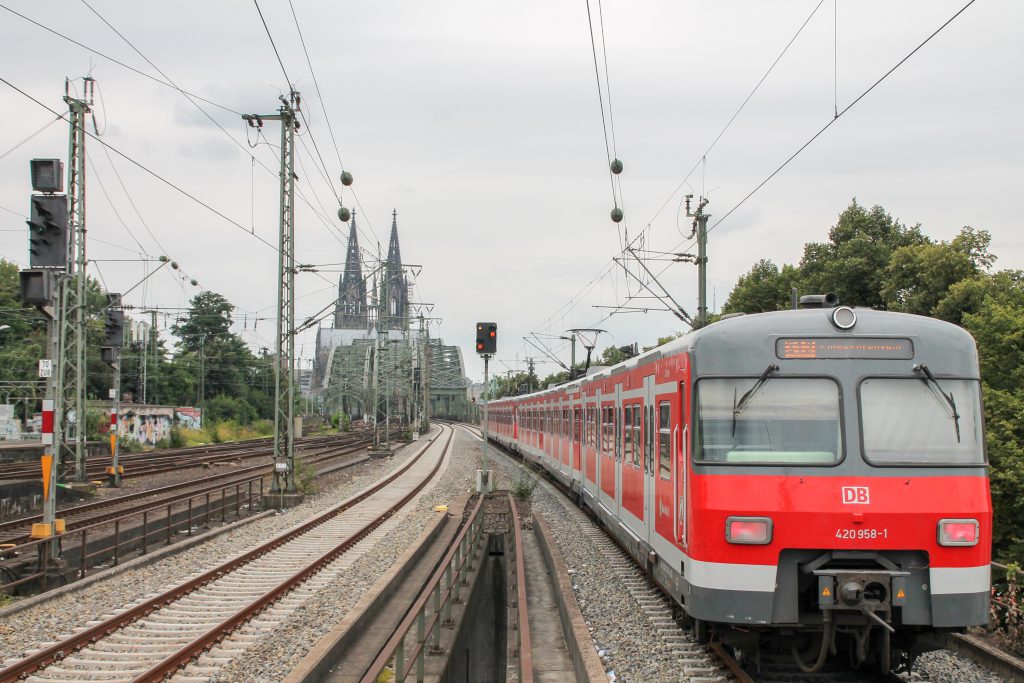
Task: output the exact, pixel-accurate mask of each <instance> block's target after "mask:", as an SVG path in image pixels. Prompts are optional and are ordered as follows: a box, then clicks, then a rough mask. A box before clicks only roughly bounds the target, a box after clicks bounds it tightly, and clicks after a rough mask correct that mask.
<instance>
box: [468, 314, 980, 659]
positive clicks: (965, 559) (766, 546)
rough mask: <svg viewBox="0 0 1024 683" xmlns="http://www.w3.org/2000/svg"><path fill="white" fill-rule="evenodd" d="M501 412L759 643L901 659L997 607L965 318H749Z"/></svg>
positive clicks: (619, 525)
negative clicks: (959, 321)
mask: <svg viewBox="0 0 1024 683" xmlns="http://www.w3.org/2000/svg"><path fill="white" fill-rule="evenodd" d="M820 299H822V300H824V299H825V298H824V297H820ZM488 413H489V415H488V423H489V430H490V435H491V438H492V439H493V440H495V441H497V442H499V443H501V444H502V445H504V446H505V447H507V448H508V449H510V450H512V451H516V452H518V453H520V454H521V455H522V456H523V457H524V458H526V459H528V460H532V461H536V462H537V463H539V464H540V465H542V466H543V467H544V468H545V469H546V470H547V471H548V472H549V473H550V474H551V476H553V477H555V478H557V479H559V480H560V481H561V482H562V483H563V484H564V485H565V486H566V487H567V488H569V489H570V490H571V491H572V492H573V493H574V494H575V495H576V497H577V499H578V501H579V502H580V504H581V505H583V506H585V507H587V508H589V509H590V510H591V511H593V513H594V514H595V515H596V516H597V517H598V518H599V519H600V520H601V522H602V523H603V524H604V525H605V526H606V527H607V528H608V530H609V531H610V532H611V533H612V534H614V535H615V536H616V538H617V539H618V541H619V542H620V543H621V544H622V546H623V547H625V548H626V549H627V550H628V551H629V552H630V553H631V554H632V556H633V557H634V558H635V559H636V560H637V561H638V562H639V563H640V564H641V565H642V566H644V567H646V568H647V571H648V572H649V574H650V575H651V577H652V578H653V580H654V581H655V582H656V583H657V584H659V585H660V586H661V587H662V589H663V590H664V591H665V592H667V593H668V594H670V595H671V596H672V597H673V598H674V599H675V600H676V601H677V602H678V604H679V605H680V606H681V608H682V610H684V612H685V614H686V615H688V617H689V618H690V619H692V620H693V621H694V623H695V625H696V629H697V632H698V634H699V635H701V636H704V635H706V634H707V633H708V632H709V630H713V631H716V632H717V633H718V634H719V635H720V637H721V638H722V639H723V640H724V641H726V642H727V643H729V644H730V645H732V646H733V647H734V648H735V649H736V650H737V651H739V652H740V653H747V654H749V653H751V652H755V651H757V648H758V647H761V646H762V645H764V646H767V645H765V641H770V642H771V643H773V644H774V645H778V643H779V641H780V640H782V641H783V644H785V645H787V646H788V647H790V648H791V649H792V650H793V652H794V656H795V657H796V659H797V661H798V663H799V664H800V665H801V666H802V667H803V668H805V669H807V670H813V669H816V668H820V667H821V665H822V663H823V662H824V661H826V660H827V659H828V657H829V651H830V650H831V652H832V653H836V652H838V653H839V654H840V655H841V656H844V657H845V656H847V653H849V656H850V658H851V660H852V661H853V663H854V664H857V665H859V664H861V663H863V662H865V661H870V662H873V663H874V664H875V665H876V666H878V667H879V668H881V669H882V670H883V671H888V670H890V669H892V668H897V667H900V668H908V667H909V666H910V664H911V663H912V661H913V658H914V657H915V656H916V655H917V654H918V653H920V652H922V651H925V650H927V649H932V648H934V647H944V634H945V632H947V631H949V630H955V629H960V628H963V627H967V626H972V625H980V624H985V623H986V622H987V620H988V607H989V592H990V559H991V558H990V554H991V530H992V507H991V499H990V494H989V483H988V477H987V470H986V458H985V448H984V431H983V430H984V425H983V421H982V405H981V390H980V381H979V371H978V357H977V350H976V347H975V344H974V340H973V339H972V338H971V337H970V335H968V334H967V332H965V331H964V330H962V329H961V328H959V327H957V326H955V325H951V324H948V323H945V322H942V321H938V320H934V319H930V318H924V317H920V316H913V315H905V314H900V313H892V312H883V311H875V310H870V309H859V308H858V309H851V308H849V307H845V306H840V307H829V306H827V304H826V305H825V306H822V307H818V308H805V309H803V310H794V311H780V312H776V313H762V314H758V315H747V316H738V317H734V318H729V319H725V320H722V321H719V322H716V323H714V324H712V325H709V326H707V327H705V328H703V329H700V330H697V331H694V332H691V333H689V334H686V335H684V336H682V337H680V338H679V339H676V340H674V341H672V342H670V343H668V344H666V345H664V346H661V347H658V348H656V349H654V350H651V351H649V352H646V353H644V354H642V355H640V356H637V357H635V358H632V359H630V360H627V361H625V362H623V363H620V364H618V365H616V366H614V367H611V368H606V369H602V370H600V371H599V372H596V373H593V374H591V375H589V376H587V377H585V378H581V379H577V380H575V381H573V382H570V383H567V384H564V385H561V386H558V387H553V388H550V389H547V390H545V391H540V392H537V393H533V394H529V395H525V396H516V397H513V398H503V399H499V400H495V401H492V402H490V403H489V404H488ZM726 626H729V628H726ZM737 627H739V628H737ZM799 650H803V651H805V652H808V653H809V654H806V655H804V656H801V655H800V654H799Z"/></svg>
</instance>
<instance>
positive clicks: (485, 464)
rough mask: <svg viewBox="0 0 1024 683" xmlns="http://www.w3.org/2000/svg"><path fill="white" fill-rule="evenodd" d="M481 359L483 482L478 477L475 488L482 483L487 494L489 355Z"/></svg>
mask: <svg viewBox="0 0 1024 683" xmlns="http://www.w3.org/2000/svg"><path fill="white" fill-rule="evenodd" d="M483 359H484V392H483V396H482V398H483V400H484V418H483V429H482V430H481V431H482V432H483V433H484V444H483V447H482V448H481V449H480V471H481V472H482V473H483V477H484V480H483V481H482V482H481V480H480V477H479V476H478V477H477V487H478V488H480V487H481V483H482V487H483V488H482V490H481V493H489V492H490V490H491V486H490V481H489V480H488V479H487V477H488V476H489V475H488V470H489V467H488V464H489V460H488V453H487V438H488V437H487V403H488V399H489V398H490V393H491V392H490V385H489V384H488V379H489V378H488V366H489V365H490V361H491V354H489V353H485V354H483Z"/></svg>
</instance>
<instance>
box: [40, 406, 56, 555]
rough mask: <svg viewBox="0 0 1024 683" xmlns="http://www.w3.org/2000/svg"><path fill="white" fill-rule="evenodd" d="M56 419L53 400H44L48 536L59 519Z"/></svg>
mask: <svg viewBox="0 0 1024 683" xmlns="http://www.w3.org/2000/svg"><path fill="white" fill-rule="evenodd" d="M54 418H55V415H54V410H53V400H52V399H43V419H42V425H41V428H40V431H41V432H42V442H43V455H42V457H41V459H40V460H41V462H40V465H41V467H42V475H43V524H44V525H48V526H49V533H48V534H47V535H48V536H49V535H52V534H53V523H54V520H55V519H56V518H57V457H56V453H54V448H53V430H54V422H55V420H54Z"/></svg>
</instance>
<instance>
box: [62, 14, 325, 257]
mask: <svg viewBox="0 0 1024 683" xmlns="http://www.w3.org/2000/svg"><path fill="white" fill-rule="evenodd" d="M81 1H82V4H84V5H85V6H86V7H87V8H88V9H89V10H90V11H91V12H92V13H93V14H95V15H96V16H97V17H98V18H99V19H100V21H102V22H103V23H104V24H105V25H106V26H107V27H108V28H109V29H110V30H111V31H113V32H114V33H115V34H116V35H117V36H118V37H119V38H120V39H121V40H122V41H124V42H125V43H126V44H127V45H128V46H129V47H130V48H131V49H132V50H134V51H135V53H136V54H138V55H139V56H140V57H141V58H142V59H143V60H145V62H146V63H147V64H149V65H150V66H151V67H153V68H154V69H155V70H156V71H157V72H158V73H159V74H160V75H161V76H162V77H163V78H164V79H165V81H166V83H167V84H168V85H169V86H170V87H172V88H174V89H175V90H177V91H178V92H179V93H181V95H182V96H184V97H185V99H187V100H188V101H189V103H190V104H192V105H193V106H194V107H195V108H196V109H198V110H199V112H200V113H202V114H203V116H205V117H206V118H207V119H209V121H210V122H211V123H213V125H214V126H216V127H217V128H218V129H219V130H220V131H221V132H222V133H223V134H224V135H225V136H227V138H228V139H229V140H231V142H232V143H234V144H235V145H236V146H237V147H238V148H239V149H241V150H242V151H243V152H244V153H245V154H247V155H249V157H250V159H251V160H252V163H259V165H260V166H261V167H262V168H263V169H264V170H265V171H266V172H267V173H268V174H269V175H271V176H273V177H275V178H276V177H277V176H278V172H277V171H274V170H273V169H271V168H270V167H268V166H267V165H266V164H265V163H263V161H262V160H258V159H256V157H255V155H253V154H252V153H251V152H250V151H249V150H248V149H246V147H245V146H244V145H243V144H242V143H241V142H239V141H238V140H237V139H235V137H234V136H233V135H231V134H230V133H229V132H228V131H227V129H225V128H224V126H222V125H221V124H220V122H218V121H217V120H216V119H214V118H213V116H211V115H210V113H209V112H208V111H206V110H205V109H204V108H203V107H202V106H200V105H199V104H198V103H197V102H196V100H197V99H202V98H197V97H196V96H194V95H192V94H191V93H189V92H187V91H186V90H184V89H182V88H181V87H179V86H178V84H177V83H175V82H174V80H173V79H171V78H170V77H169V76H168V75H167V74H166V73H165V72H164V71H163V70H162V69H161V68H160V67H159V66H157V65H156V64H155V63H154V62H153V61H152V60H151V59H149V57H147V56H146V55H145V54H144V53H143V52H142V51H141V50H140V49H139V48H138V47H136V46H135V44H134V43H132V42H131V41H130V40H128V38H127V36H125V35H124V34H123V33H122V32H121V31H119V30H118V29H117V28H116V27H115V26H114V25H113V24H111V23H110V22H109V21H108V20H107V19H106V18H105V17H104V16H103V15H102V14H100V13H99V12H98V11H97V10H96V9H95V8H94V7H92V6H91V5H90V4H89V3H88V2H87V0H81ZM261 16H262V15H261ZM275 52H276V48H275ZM282 69H283V64H282ZM239 116H241V115H240V114H239ZM271 149H274V147H273V146H271ZM278 160H279V159H278ZM332 193H333V189H332ZM296 194H298V195H299V198H300V199H301V200H302V201H303V202H304V203H305V204H306V205H307V206H309V207H310V208H311V209H313V213H314V214H315V215H316V216H317V218H318V219H319V220H320V222H321V223H323V224H324V227H325V228H327V230H328V232H330V233H331V234H332V235H333V234H334V229H335V228H334V225H333V223H331V222H330V220H329V219H326V218H324V216H323V215H321V214H319V213H317V211H316V208H315V207H314V206H313V204H312V203H311V202H310V201H309V199H308V198H307V197H306V195H305V194H304V193H303V192H302V190H301V189H299V188H297V189H296ZM318 201H319V200H318ZM140 218H141V216H140ZM143 223H144V224H145V221H143ZM146 227H147V230H148V229H149V228H148V225H147V226H146ZM249 232H250V234H253V235H254V234H255V229H253V227H250V230H249ZM150 235H151V236H152V232H150ZM154 239H155V238H154ZM158 246H159V243H158ZM160 248H161V250H163V247H160ZM163 251H164V253H166V250H163Z"/></svg>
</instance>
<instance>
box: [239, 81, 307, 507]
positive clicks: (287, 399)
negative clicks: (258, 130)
mask: <svg viewBox="0 0 1024 683" xmlns="http://www.w3.org/2000/svg"><path fill="white" fill-rule="evenodd" d="M298 103H299V94H298V93H297V92H295V91H294V90H292V91H291V92H290V93H289V96H288V99H287V100H286V99H285V98H284V97H282V98H281V106H280V108H279V109H278V113H277V114H269V115H265V116H263V115H259V114H243V115H242V118H243V119H245V120H246V121H248V122H249V125H250V126H255V127H262V126H263V121H280V122H281V171H280V176H281V177H280V181H281V184H280V193H281V204H280V207H281V208H280V212H279V228H280V229H279V234H278V237H279V239H278V258H277V274H278V282H277V335H276V339H275V347H274V348H275V353H276V356H275V363H274V478H273V481H272V483H271V486H270V491H271V493H272V494H282V493H295V492H296V488H295V415H294V409H295V383H294V381H293V380H294V377H295V129H296V128H297V127H298V121H297V119H296V111H297V110H298V106H299V104H298Z"/></svg>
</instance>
